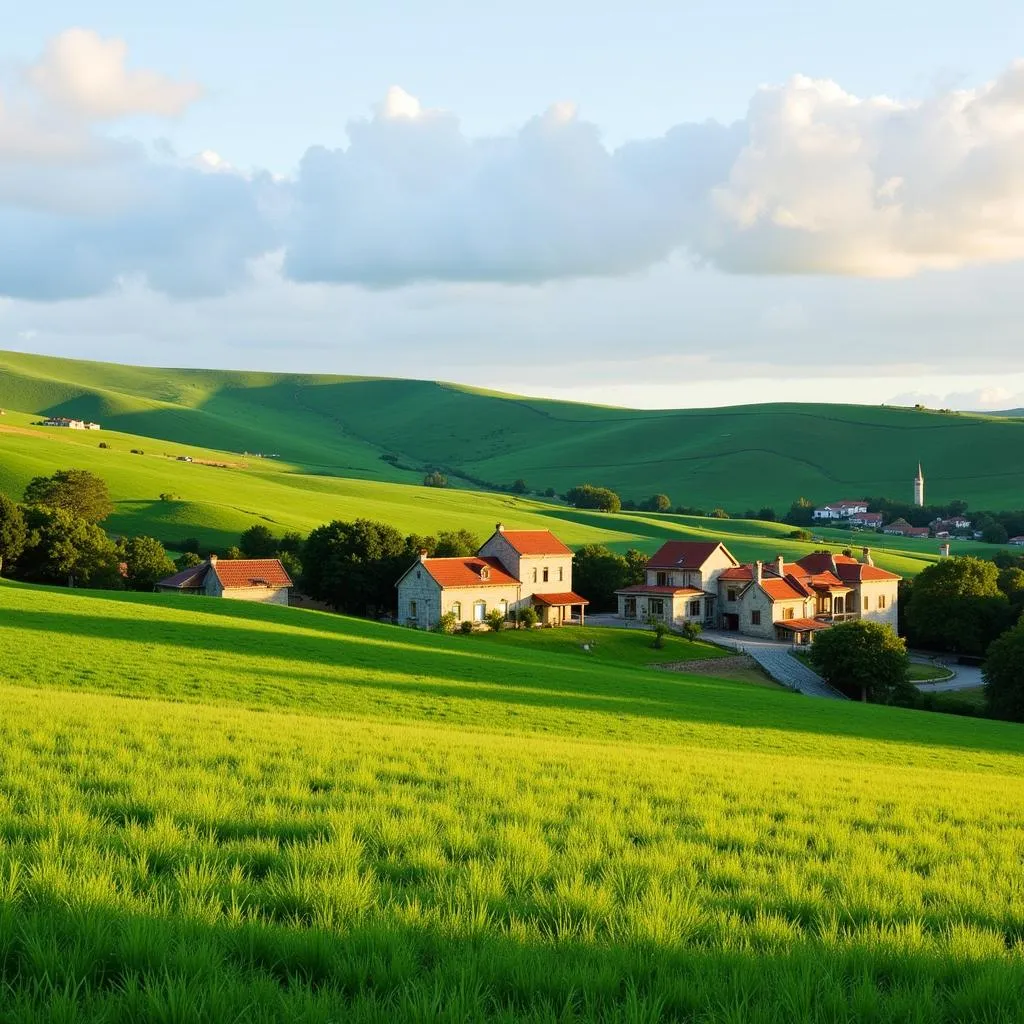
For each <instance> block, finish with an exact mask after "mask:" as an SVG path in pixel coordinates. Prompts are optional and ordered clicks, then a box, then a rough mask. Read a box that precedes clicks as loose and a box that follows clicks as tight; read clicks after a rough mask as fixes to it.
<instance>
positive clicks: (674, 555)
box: [647, 540, 738, 570]
mask: <svg viewBox="0 0 1024 1024" xmlns="http://www.w3.org/2000/svg"><path fill="white" fill-rule="evenodd" d="M719 548H721V549H722V551H723V552H724V553H725V555H726V557H727V558H728V559H729V560H730V561H731V562H732V564H733V565H734V566H735V565H737V564H738V563H737V562H736V559H735V558H733V557H732V555H731V554H729V549H728V548H727V547H726V546H725V545H724V544H720V543H718V542H717V541H698V540H669V541H666V542H665V543H664V544H662V545H661V547H660V548H658V550H657V551H655V552H654V554H653V555H651V557H650V559H648V562H647V568H648V569H693V570H696V569H701V568H703V567H704V565H705V563H706V562H707V561H708V559H710V558H711V556H712V555H713V554H714V553H715V552H716V551H717V550H718V549H719Z"/></svg>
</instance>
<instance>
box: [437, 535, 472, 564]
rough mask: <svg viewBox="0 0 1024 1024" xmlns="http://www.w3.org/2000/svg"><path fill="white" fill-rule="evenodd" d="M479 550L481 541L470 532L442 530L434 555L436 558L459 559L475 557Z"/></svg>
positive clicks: (438, 536)
mask: <svg viewBox="0 0 1024 1024" xmlns="http://www.w3.org/2000/svg"><path fill="white" fill-rule="evenodd" d="M479 548H480V540H479V539H478V538H477V537H475V536H474V535H473V534H472V533H470V532H469V530H442V531H441V532H440V533H439V534H438V535H437V544H436V545H435V546H434V549H433V554H434V556H435V557H436V558H459V557H461V556H466V555H475V554H476V553H477V551H478V550H479Z"/></svg>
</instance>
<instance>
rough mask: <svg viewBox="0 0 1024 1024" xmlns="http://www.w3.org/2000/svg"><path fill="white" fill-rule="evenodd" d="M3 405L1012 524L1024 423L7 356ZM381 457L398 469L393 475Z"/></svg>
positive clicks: (730, 503) (548, 473)
mask: <svg viewBox="0 0 1024 1024" xmlns="http://www.w3.org/2000/svg"><path fill="white" fill-rule="evenodd" d="M0 407H6V408H8V409H13V410H18V411H21V412H25V413H44V412H45V413H48V414H51V415H52V414H58V415H60V414H63V415H75V416H83V417H88V418H91V419H95V420H98V421H100V422H102V423H103V424H104V426H105V427H106V428H108V429H112V430H116V431H121V432H124V433H129V434H134V435H138V436H144V437H149V438H158V439H162V440H166V441H173V442H176V443H179V444H189V445H197V446H203V447H207V448H215V449H219V450H224V451H231V452H236V453H239V452H245V451H248V452H262V453H264V454H276V455H279V456H280V457H281V458H282V459H283V460H284V461H286V462H288V463H291V464H292V465H294V466H297V467H301V468H302V469H303V470H304V471H305V472H307V473H319V474H325V475H331V476H343V477H348V478H359V479H370V480H382V481H393V482H413V481H414V480H416V479H418V478H419V477H420V476H422V473H423V471H424V469H425V468H427V467H433V466H438V467H442V468H445V469H446V470H447V471H448V472H449V473H450V474H451V475H453V476H454V475H461V478H462V479H463V481H469V480H476V481H481V482H484V483H486V484H488V485H507V484H509V483H511V482H512V481H513V480H515V479H517V478H523V479H525V480H526V481H527V483H528V485H529V486H530V487H531V488H533V489H534V490H538V491H540V490H544V489H546V488H548V487H553V488H555V489H556V490H557V491H559V492H562V491H564V490H566V489H567V488H569V487H571V486H573V485H574V484H577V483H583V482H586V481H590V482H592V483H597V484H603V485H606V486H610V487H614V488H615V489H617V490H618V491H619V492H620V493H621V494H622V495H623V496H624V497H626V498H634V499H641V498H644V497H646V496H648V495H649V494H651V493H654V492H666V493H668V494H669V495H670V497H671V498H672V500H673V501H674V502H675V503H677V504H686V505H701V506H705V507H714V506H721V507H725V508H728V509H730V510H733V511H736V510H740V511H742V510H744V509H746V508H760V507H761V506H764V505H772V506H775V507H776V508H777V509H779V510H780V511H781V510H782V509H784V508H787V507H788V506H789V503H790V502H791V501H792V500H793V499H794V498H795V497H797V496H798V495H801V494H802V495H806V496H808V497H810V498H811V499H812V500H815V501H820V502H825V501H831V500H838V499H840V498H844V497H857V496H862V495H867V494H871V495H882V496H888V497H892V498H901V497H906V498H908V499H909V497H910V488H911V478H912V475H913V472H914V469H915V468H916V465H917V463H918V461H919V460H920V461H921V462H923V464H924V466H925V473H926V476H927V480H928V496H929V499H930V500H934V501H937V502H944V501H948V500H952V499H955V498H963V499H965V500H967V501H968V502H969V503H970V505H971V507H972V508H1014V507H1017V506H1019V505H1020V504H1021V503H1022V500H1024V497H1022V492H1021V481H1022V478H1024V421H1021V420H1016V419H1008V418H999V417H992V416H980V415H979V416H974V415H969V414H956V415H948V414H947V415H944V414H940V413H935V412H929V411H919V410H912V409H900V408H887V407H882V408H875V407H868V406H854V405H793V404H780V405H758V406H746V407H735V408H723V409H702V410H675V411H653V412H651V411H643V412H641V411H633V410H628V409H614V408H605V407H598V406H588V405H576V404H571V403H565V402H553V401H544V400H538V399H526V398H517V397H514V396H509V395H499V394H495V393H492V392H484V391H480V390H474V389H472V388H467V387H460V386H458V385H452V384H443V383H436V382H429V381H413V380H391V379H366V378H352V377H330V376H313V375H294V374H265V373H247V372H227V371H209V370H163V369H152V368H140V367H130V366H117V365H111V364H103V363H90V362H81V361H73V360H66V359H54V358H49V357H42V356H29V355H21V354H18V353H10V352H7V353H0ZM382 456H389V457H390V458H391V459H392V460H394V463H395V464H392V462H389V461H385V460H384V459H383V458H382Z"/></svg>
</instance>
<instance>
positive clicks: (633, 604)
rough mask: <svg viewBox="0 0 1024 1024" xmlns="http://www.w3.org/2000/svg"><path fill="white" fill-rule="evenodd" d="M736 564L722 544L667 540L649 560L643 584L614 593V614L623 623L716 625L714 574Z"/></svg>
mask: <svg viewBox="0 0 1024 1024" xmlns="http://www.w3.org/2000/svg"><path fill="white" fill-rule="evenodd" d="M738 564H739V563H738V562H737V561H736V559H735V558H733V556H732V555H731V554H730V553H729V551H728V549H727V548H726V547H725V545H724V544H718V543H714V542H710V541H708V542H704V541H682V540H671V541H668V542H666V543H665V544H663V545H662V546H661V547H660V548H659V549H658V550H657V551H656V552H655V553H654V554H653V555H652V556H651V558H650V559H649V560H648V562H647V565H646V566H645V568H644V572H645V574H646V579H645V581H644V582H643V583H637V584H634V585H633V586H630V587H624V588H623V589H622V590H617V591H616V592H615V593H616V596H617V597H618V600H619V617H620V618H623V619H625V620H626V621H627V622H629V621H636V622H649V621H650V620H651V619H656V620H658V621H660V622H664V623H666V624H667V625H669V626H681V625H683V624H684V623H686V622H697V623H700V624H701V625H707V626H712V625H716V624H717V621H718V611H717V601H718V584H717V580H718V577H719V575H720V574H721V573H723V572H724V571H725V570H727V569H730V568H733V567H735V566H736V565H738Z"/></svg>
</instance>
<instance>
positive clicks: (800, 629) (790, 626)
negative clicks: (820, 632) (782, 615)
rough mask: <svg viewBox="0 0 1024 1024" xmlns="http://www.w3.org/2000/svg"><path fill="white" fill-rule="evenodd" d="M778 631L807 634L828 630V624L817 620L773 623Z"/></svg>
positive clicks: (793, 620)
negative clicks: (810, 631)
mask: <svg viewBox="0 0 1024 1024" xmlns="http://www.w3.org/2000/svg"><path fill="white" fill-rule="evenodd" d="M773 625H774V626H775V627H776V629H786V630H789V631H790V632H792V633H806V632H808V631H809V630H814V629H828V628H829V624H828V623H827V622H819V621H818V620H817V619H782V620H781V621H779V622H775V623H773Z"/></svg>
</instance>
